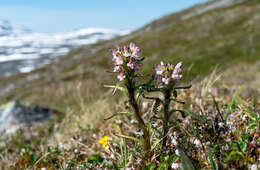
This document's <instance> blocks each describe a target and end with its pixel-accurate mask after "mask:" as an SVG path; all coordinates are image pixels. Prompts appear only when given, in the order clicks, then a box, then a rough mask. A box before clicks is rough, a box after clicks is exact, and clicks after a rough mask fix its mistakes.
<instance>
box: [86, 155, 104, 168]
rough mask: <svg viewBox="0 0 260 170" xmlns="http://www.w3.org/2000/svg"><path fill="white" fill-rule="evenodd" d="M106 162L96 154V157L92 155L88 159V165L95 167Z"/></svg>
mask: <svg viewBox="0 0 260 170" xmlns="http://www.w3.org/2000/svg"><path fill="white" fill-rule="evenodd" d="M103 161H104V158H102V157H101V156H100V155H98V154H95V155H91V156H90V157H89V158H88V163H91V164H92V165H94V166H97V165H99V164H100V163H102V162H103Z"/></svg>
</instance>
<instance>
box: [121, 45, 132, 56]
mask: <svg viewBox="0 0 260 170" xmlns="http://www.w3.org/2000/svg"><path fill="white" fill-rule="evenodd" d="M128 49H129V48H128V47H127V46H124V52H123V56H125V57H130V56H131V53H130V52H129V51H128Z"/></svg>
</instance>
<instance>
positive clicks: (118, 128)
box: [115, 125, 122, 134]
mask: <svg viewBox="0 0 260 170" xmlns="http://www.w3.org/2000/svg"><path fill="white" fill-rule="evenodd" d="M115 128H116V129H117V130H118V131H119V133H120V134H122V130H121V129H120V127H119V126H118V125H115Z"/></svg>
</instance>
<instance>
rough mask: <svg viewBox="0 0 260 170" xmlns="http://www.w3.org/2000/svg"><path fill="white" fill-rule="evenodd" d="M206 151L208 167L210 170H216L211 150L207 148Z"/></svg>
mask: <svg viewBox="0 0 260 170" xmlns="http://www.w3.org/2000/svg"><path fill="white" fill-rule="evenodd" d="M207 150H208V153H209V161H210V167H211V169H212V170H216V169H217V167H216V164H215V162H214V159H213V155H212V153H211V150H210V148H209V147H208V146H207Z"/></svg>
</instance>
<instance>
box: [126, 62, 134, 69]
mask: <svg viewBox="0 0 260 170" xmlns="http://www.w3.org/2000/svg"><path fill="white" fill-rule="evenodd" d="M127 67H130V68H131V69H134V63H133V61H132V60H130V61H129V62H128V63H127Z"/></svg>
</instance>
